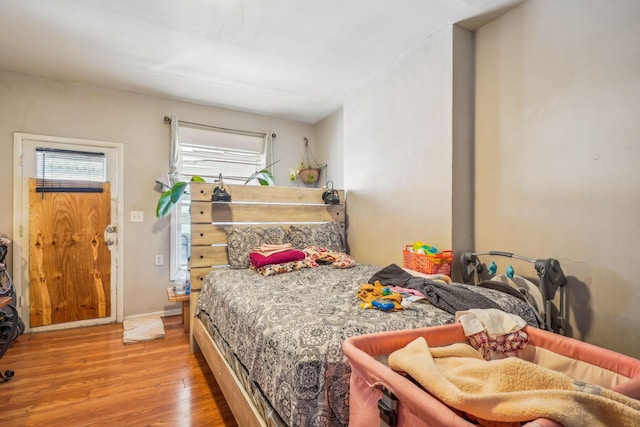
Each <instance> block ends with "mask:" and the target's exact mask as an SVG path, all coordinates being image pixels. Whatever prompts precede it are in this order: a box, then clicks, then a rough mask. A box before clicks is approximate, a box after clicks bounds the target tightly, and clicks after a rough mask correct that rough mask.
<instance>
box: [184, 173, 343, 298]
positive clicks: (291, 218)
mask: <svg viewBox="0 0 640 427" xmlns="http://www.w3.org/2000/svg"><path fill="white" fill-rule="evenodd" d="M215 187H216V184H210V183H196V182H193V183H191V260H190V272H191V289H192V290H195V291H197V290H199V289H200V288H201V286H202V282H203V281H204V279H205V278H206V276H207V274H209V271H211V269H212V268H215V267H218V266H223V265H227V264H228V263H229V259H228V256H227V246H226V245H227V235H226V232H225V230H224V228H225V227H227V226H229V225H233V224H236V225H238V224H242V225H260V224H265V225H266V224H287V225H289V224H296V223H297V224H304V223H318V222H328V221H337V222H340V223H341V224H342V226H343V228H344V223H345V206H344V199H345V198H344V191H343V190H337V192H338V195H339V197H340V200H341V202H342V203H341V204H339V205H325V204H324V203H323V201H322V194H323V193H324V192H325V191H326V190H325V189H323V188H303V187H265V186H247V185H226V186H225V187H226V188H227V191H228V192H229V193H230V194H231V198H232V201H231V202H212V201H211V194H212V192H213V189H214V188H215Z"/></svg>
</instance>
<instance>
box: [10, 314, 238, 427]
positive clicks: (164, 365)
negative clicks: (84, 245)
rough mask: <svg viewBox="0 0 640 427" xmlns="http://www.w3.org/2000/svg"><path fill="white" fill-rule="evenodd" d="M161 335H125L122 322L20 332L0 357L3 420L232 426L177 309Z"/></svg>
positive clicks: (54, 423)
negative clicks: (133, 338)
mask: <svg viewBox="0 0 640 427" xmlns="http://www.w3.org/2000/svg"><path fill="white" fill-rule="evenodd" d="M163 323H164V327H165V334H166V337H165V338H164V339H157V340H153V341H147V342H144V343H137V344H128V345H125V344H123V342H122V324H115V325H105V326H92V327H87V328H78V329H69V330H64V331H53V332H43V333H35V334H24V335H22V336H20V337H19V338H18V339H17V340H16V341H15V342H14V343H13V344H12V346H11V347H10V348H9V350H8V351H7V353H6V354H5V355H4V357H3V358H2V359H0V370H2V371H3V372H4V371H5V370H7V369H11V370H13V371H15V376H14V377H13V378H12V379H11V380H10V381H9V382H6V383H0V425H1V426H3V427H9V426H39V425H46V426H89V425H92V426H98V425H109V426H157V425H163V426H225V427H234V426H237V424H236V422H235V421H234V419H233V416H232V415H231V412H230V410H229V407H228V406H227V403H226V401H225V400H224V398H223V397H222V392H221V391H220V389H219V387H218V384H217V383H216V381H215V379H214V377H213V374H212V373H211V371H210V370H209V367H208V366H207V364H206V362H205V361H204V358H203V356H202V354H201V353H197V354H192V353H191V352H190V351H189V335H188V334H187V333H186V332H184V330H183V328H182V323H181V318H180V316H171V317H165V318H163Z"/></svg>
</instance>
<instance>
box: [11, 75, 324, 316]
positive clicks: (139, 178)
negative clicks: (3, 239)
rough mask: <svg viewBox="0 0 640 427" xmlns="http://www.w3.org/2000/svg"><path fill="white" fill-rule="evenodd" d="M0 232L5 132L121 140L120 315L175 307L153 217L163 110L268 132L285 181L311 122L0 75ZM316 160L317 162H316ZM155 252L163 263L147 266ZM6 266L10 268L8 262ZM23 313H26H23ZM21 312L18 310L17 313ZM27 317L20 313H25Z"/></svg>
mask: <svg viewBox="0 0 640 427" xmlns="http://www.w3.org/2000/svg"><path fill="white" fill-rule="evenodd" d="M0 94H1V95H0V182H2V185H0V200H2V201H3V203H4V206H5V208H4V209H3V210H2V213H0V234H4V235H6V236H8V237H9V238H11V239H13V236H12V230H13V223H12V221H13V215H12V211H11V208H10V207H11V206H12V199H13V196H12V194H13V187H12V182H13V132H25V133H33V134H43V135H52V136H60V137H76V138H86V139H96V140H103V141H112V142H120V143H122V144H123V145H124V155H125V156H124V157H125V158H124V166H125V169H124V185H125V194H124V199H125V200H124V212H125V224H124V230H125V241H124V253H125V259H124V263H123V265H124V315H125V316H129V315H136V314H143V313H151V312H159V311H163V310H165V309H173V308H177V306H175V305H168V304H167V301H166V293H165V288H166V287H168V286H170V285H171V283H170V282H169V265H168V260H169V219H168V218H164V219H162V220H158V219H156V218H155V205H156V200H157V197H158V195H159V193H157V192H156V191H155V189H154V180H155V178H156V177H158V176H159V175H160V174H161V173H165V172H166V170H167V166H168V159H169V157H168V156H169V154H168V153H169V127H168V126H167V125H166V124H164V123H163V120H162V119H163V117H164V116H165V115H168V116H174V115H178V116H179V117H180V118H181V119H183V120H188V121H192V122H199V123H205V124H211V125H217V126H223V127H227V128H235V129H247V130H252V131H258V132H267V131H271V132H275V133H276V134H277V135H278V136H277V139H276V141H275V142H274V151H275V153H274V156H273V158H274V160H277V159H281V161H280V163H278V164H277V165H276V166H275V167H274V169H275V177H276V182H277V183H278V184H280V185H290V182H289V171H290V170H291V169H294V168H295V167H296V166H297V165H298V164H299V163H300V160H301V159H302V157H303V153H304V140H303V138H305V137H307V138H309V141H310V143H311V144H312V145H313V144H314V143H315V135H314V132H315V130H314V127H313V126H311V125H308V124H304V123H297V122H291V121H285V120H280V119H274V118H270V117H267V116H260V115H255V114H247V113H239V112H234V111H229V110H223V109H218V108H210V107H204V106H200V105H194V104H187V103H182V102H176V101H170V100H166V99H160V98H154V97H148V96H141V95H136V94H132V93H128V92H122V91H114V90H106V89H100V88H96V87H92V86H87V85H79V84H69V83H62V82H58V81H53V80H47V79H42V78H35V77H28V76H24V75H18V74H13V73H7V72H0ZM321 160H322V159H321V158H318V161H321ZM132 210H137V211H143V212H144V215H145V221H144V222H143V223H130V222H128V219H129V212H130V211H132ZM155 254H163V255H164V259H165V265H164V266H160V267H157V266H155V265H154V255H155ZM9 265H11V264H10V263H9ZM25 313H27V312H25ZM23 317H24V315H23ZM27 317H28V316H27Z"/></svg>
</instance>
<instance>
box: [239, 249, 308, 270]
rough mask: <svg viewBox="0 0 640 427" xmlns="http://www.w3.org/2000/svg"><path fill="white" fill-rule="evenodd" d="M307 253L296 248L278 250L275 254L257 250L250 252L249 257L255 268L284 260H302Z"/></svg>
mask: <svg viewBox="0 0 640 427" xmlns="http://www.w3.org/2000/svg"><path fill="white" fill-rule="evenodd" d="M305 256H306V254H305V253H304V252H302V251H299V250H296V249H290V250H288V251H282V252H276V253H275V254H272V255H269V256H264V255H262V254H259V253H257V252H251V253H249V259H250V260H251V265H253V267H254V268H260V267H262V266H263V265H271V264H280V263H283V262H290V261H300V260H303V259H304V257H305Z"/></svg>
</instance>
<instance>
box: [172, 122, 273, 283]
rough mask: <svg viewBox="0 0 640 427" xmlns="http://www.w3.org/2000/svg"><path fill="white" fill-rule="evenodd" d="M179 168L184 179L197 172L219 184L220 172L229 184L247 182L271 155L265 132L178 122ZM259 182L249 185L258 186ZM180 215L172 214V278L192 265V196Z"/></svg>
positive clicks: (180, 208)
mask: <svg viewBox="0 0 640 427" xmlns="http://www.w3.org/2000/svg"><path fill="white" fill-rule="evenodd" d="M177 151H178V159H177V161H178V162H177V163H178V169H179V173H180V176H182V179H183V180H184V181H189V180H190V179H191V177H192V176H194V175H197V176H199V177H201V178H203V179H204V180H205V181H207V182H212V183H215V182H217V180H218V177H219V176H220V174H222V177H223V179H224V182H225V184H244V183H245V182H246V180H247V179H248V178H249V177H251V176H252V175H253V174H254V173H255V172H257V171H259V170H261V169H263V168H264V167H265V166H266V165H267V164H268V163H267V162H268V160H269V158H270V157H269V156H270V155H271V152H270V151H271V147H270V144H269V139H268V137H267V134H265V133H255V132H245V131H240V130H229V129H222V128H216V127H210V126H199V125H194V124H183V123H181V122H180V123H179V125H178V150H177ZM257 184H258V183H257V181H252V182H249V183H248V185H257ZM180 200H181V201H180V203H179V205H178V206H177V212H178V213H179V215H172V236H173V239H172V240H173V244H172V251H174V254H175V255H174V254H172V260H174V259H175V260H176V261H175V262H172V266H171V270H172V273H171V277H174V276H175V271H176V270H174V265H175V266H176V267H177V269H179V268H182V267H187V266H188V260H189V257H190V255H191V254H190V248H191V218H190V213H189V205H190V198H189V197H188V195H185V196H183V197H182V198H181V199H180Z"/></svg>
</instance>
